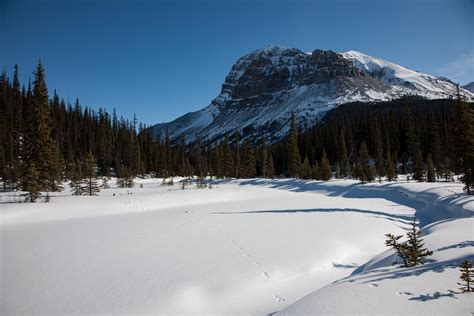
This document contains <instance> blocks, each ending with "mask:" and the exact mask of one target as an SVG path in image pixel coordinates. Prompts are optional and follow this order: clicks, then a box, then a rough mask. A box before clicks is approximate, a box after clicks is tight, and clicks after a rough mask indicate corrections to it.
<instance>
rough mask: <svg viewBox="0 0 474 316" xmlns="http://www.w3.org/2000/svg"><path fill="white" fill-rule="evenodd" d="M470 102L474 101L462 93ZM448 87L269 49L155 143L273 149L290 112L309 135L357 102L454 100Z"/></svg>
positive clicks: (162, 130)
mask: <svg viewBox="0 0 474 316" xmlns="http://www.w3.org/2000/svg"><path fill="white" fill-rule="evenodd" d="M461 93H462V94H463V95H465V96H466V97H467V98H468V99H471V100H472V99H474V94H473V93H471V92H469V91H467V90H464V89H462V90H461ZM455 95H456V85H455V84H454V83H453V82H451V81H450V80H448V79H445V78H439V77H435V76H432V75H428V74H424V73H421V72H418V71H414V70H410V69H408V68H405V67H403V66H400V65H397V64H395V63H392V62H389V61H386V60H383V59H381V58H377V57H372V56H368V55H365V54H363V53H360V52H357V51H347V52H344V53H337V52H334V51H331V50H320V49H316V50H314V51H313V52H312V53H305V52H302V51H301V50H299V49H296V48H286V47H282V46H276V45H269V46H266V47H264V48H261V49H257V50H254V51H252V52H250V53H249V54H247V55H245V56H243V57H241V58H239V59H238V60H237V62H236V63H235V64H234V65H233V66H232V68H231V70H230V71H229V73H228V75H227V76H226V78H225V80H224V83H223V84H222V88H221V92H220V94H219V95H218V96H217V97H216V98H215V99H214V100H212V102H211V103H210V104H209V105H208V106H207V107H205V108H204V109H202V110H199V111H196V112H192V113H188V114H185V115H183V116H182V117H179V118H177V119H176V120H174V121H172V122H169V123H162V124H157V125H155V126H153V127H152V130H153V133H154V135H155V136H157V137H158V136H163V135H165V134H166V133H168V134H169V135H170V137H171V139H172V140H175V139H177V138H178V137H180V135H183V134H184V135H185V137H186V140H187V141H193V140H194V139H196V137H197V136H199V137H201V138H202V139H203V140H204V141H213V140H216V139H219V138H221V137H223V135H224V134H225V133H226V132H233V131H234V130H238V131H239V132H240V133H241V135H242V139H246V138H250V139H253V140H255V139H257V138H260V137H261V136H264V137H265V138H266V139H267V140H268V141H270V142H273V141H276V140H278V139H281V138H282V137H283V136H285V135H286V133H287V132H288V125H289V124H288V123H289V118H290V116H291V112H295V114H296V115H297V118H298V122H299V124H300V125H302V126H306V127H310V126H312V125H314V123H315V122H316V121H317V120H318V119H320V118H322V117H323V116H324V115H325V113H327V112H328V111H329V110H331V109H333V108H335V107H337V106H338V105H341V104H344V103H350V102H356V101H358V102H373V101H389V100H393V99H399V98H401V97H404V96H421V97H424V98H428V99H446V98H453V97H455Z"/></svg>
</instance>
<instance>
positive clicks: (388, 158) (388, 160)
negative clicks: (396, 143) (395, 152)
mask: <svg viewBox="0 0 474 316" xmlns="http://www.w3.org/2000/svg"><path fill="white" fill-rule="evenodd" d="M385 176H386V177H387V181H394V180H397V170H396V167H395V163H394V161H393V158H392V153H391V146H390V137H389V135H388V131H387V130H386V131H385Z"/></svg>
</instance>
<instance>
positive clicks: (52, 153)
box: [27, 61, 59, 191]
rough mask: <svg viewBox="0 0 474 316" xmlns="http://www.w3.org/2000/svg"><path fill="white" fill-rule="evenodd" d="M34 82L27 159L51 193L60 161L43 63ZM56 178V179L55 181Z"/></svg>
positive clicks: (36, 73) (36, 72)
mask: <svg viewBox="0 0 474 316" xmlns="http://www.w3.org/2000/svg"><path fill="white" fill-rule="evenodd" d="M34 76H35V80H34V82H33V109H32V113H30V114H31V115H32V118H33V120H32V121H31V122H30V124H33V126H34V132H33V134H32V135H28V136H29V137H31V138H32V139H31V140H30V142H31V145H32V152H31V155H30V156H29V157H28V158H27V159H31V160H33V161H34V163H35V166H36V168H37V170H38V174H39V178H40V186H41V188H42V189H43V190H44V191H51V190H52V188H53V182H54V181H55V180H59V179H57V176H58V174H57V172H55V170H56V169H57V165H58V159H59V157H57V151H56V146H55V143H54V140H53V138H52V131H51V127H52V122H51V116H50V108H49V100H48V88H47V87H46V82H45V73H44V68H43V65H42V64H41V61H40V62H39V63H38V66H37V67H36V70H35V72H34ZM55 178H56V179H55Z"/></svg>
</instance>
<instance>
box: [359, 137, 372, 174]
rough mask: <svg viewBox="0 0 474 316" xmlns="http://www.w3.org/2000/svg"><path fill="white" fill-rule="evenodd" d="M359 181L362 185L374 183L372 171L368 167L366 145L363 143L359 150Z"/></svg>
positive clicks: (370, 167)
mask: <svg viewBox="0 0 474 316" xmlns="http://www.w3.org/2000/svg"><path fill="white" fill-rule="evenodd" d="M358 165H359V168H358V169H359V170H358V171H359V172H360V175H359V179H360V180H361V181H362V183H366V182H372V181H374V171H373V168H372V166H371V165H370V156H369V151H368V150H367V145H366V144H365V142H362V144H361V145H360V149H359V162H358Z"/></svg>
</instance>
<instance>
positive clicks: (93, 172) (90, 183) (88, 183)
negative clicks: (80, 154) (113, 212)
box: [83, 152, 100, 196]
mask: <svg viewBox="0 0 474 316" xmlns="http://www.w3.org/2000/svg"><path fill="white" fill-rule="evenodd" d="M97 169H98V168H97V163H96V160H95V158H94V156H93V155H92V153H91V152H88V153H87V154H86V157H85V159H84V173H83V176H84V180H83V184H84V190H83V191H84V193H85V194H86V195H91V196H92V195H97V193H99V192H100V188H99V183H98V176H97Z"/></svg>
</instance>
